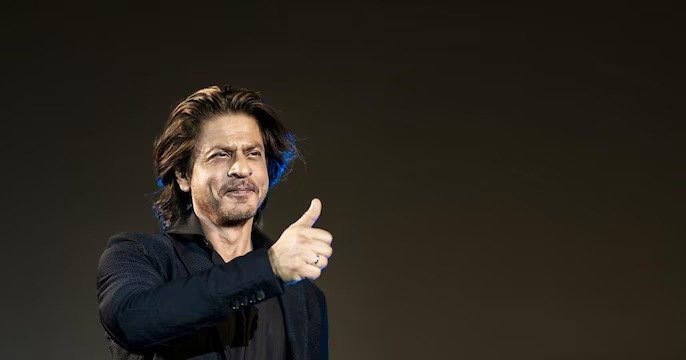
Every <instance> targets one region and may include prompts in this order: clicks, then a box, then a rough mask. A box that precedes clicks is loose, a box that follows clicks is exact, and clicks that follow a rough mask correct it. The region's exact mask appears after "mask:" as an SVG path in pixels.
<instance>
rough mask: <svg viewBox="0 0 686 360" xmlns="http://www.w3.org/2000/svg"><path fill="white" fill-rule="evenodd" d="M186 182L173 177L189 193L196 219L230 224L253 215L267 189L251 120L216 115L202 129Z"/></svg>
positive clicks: (256, 131) (260, 146)
mask: <svg viewBox="0 0 686 360" xmlns="http://www.w3.org/2000/svg"><path fill="white" fill-rule="evenodd" d="M191 174H192V175H191V176H190V179H188V178H184V177H183V175H182V174H180V173H178V172H177V174H176V177H177V181H178V183H179V187H180V188H181V190H183V191H185V192H188V191H190V193H191V198H192V201H193V208H194V209H195V213H196V214H197V215H198V217H199V218H201V219H207V220H210V221H211V222H212V223H213V224H215V225H217V226H222V227H226V226H231V225H237V224H240V223H243V222H245V221H246V220H248V219H250V218H252V217H253V216H255V213H256V212H257V209H258V208H259V207H260V205H262V202H263V201H264V199H265V197H266V196H267V191H268V190H269V175H268V173H267V158H266V156H265V149H264V142H263V140H262V133H261V132H260V128H259V126H258V124H257V120H255V118H254V117H252V116H250V115H246V114H241V113H237V114H230V115H222V116H219V117H216V118H213V119H210V120H208V121H206V122H205V123H204V124H203V125H202V129H201V131H200V134H199V135H198V139H197V143H196V147H195V163H194V164H193V170H192V173H191Z"/></svg>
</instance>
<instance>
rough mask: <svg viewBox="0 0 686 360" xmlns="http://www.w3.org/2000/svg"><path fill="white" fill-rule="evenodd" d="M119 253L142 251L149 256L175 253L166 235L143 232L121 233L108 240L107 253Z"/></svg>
mask: <svg viewBox="0 0 686 360" xmlns="http://www.w3.org/2000/svg"><path fill="white" fill-rule="evenodd" d="M108 250H117V251H140V252H143V253H144V254H145V255H148V256H155V255H156V254H159V253H160V252H162V253H165V252H168V251H173V246H172V243H171V242H170V241H169V239H168V238H167V236H166V235H164V234H159V233H155V234H150V233H143V232H121V233H119V234H116V235H113V236H112V237H110V238H109V239H108V240H107V246H106V249H105V252H107V251H108Z"/></svg>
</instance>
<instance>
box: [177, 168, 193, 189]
mask: <svg viewBox="0 0 686 360" xmlns="http://www.w3.org/2000/svg"><path fill="white" fill-rule="evenodd" d="M174 175H175V176H176V182H177V183H178V184H179V188H180V189H181V191H183V192H189V191H191V184H190V182H189V181H188V179H187V178H186V176H185V175H184V174H182V173H181V171H179V170H174Z"/></svg>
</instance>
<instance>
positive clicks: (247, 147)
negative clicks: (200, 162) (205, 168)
mask: <svg viewBox="0 0 686 360" xmlns="http://www.w3.org/2000/svg"><path fill="white" fill-rule="evenodd" d="M217 149H220V150H229V151H235V150H236V147H235V146H228V145H214V146H211V147H210V148H209V149H208V150H207V153H210V152H212V151H214V150H217ZM253 149H260V150H262V151H264V147H263V146H262V145H260V144H256V143H249V144H246V145H245V148H244V149H243V151H249V150H253Z"/></svg>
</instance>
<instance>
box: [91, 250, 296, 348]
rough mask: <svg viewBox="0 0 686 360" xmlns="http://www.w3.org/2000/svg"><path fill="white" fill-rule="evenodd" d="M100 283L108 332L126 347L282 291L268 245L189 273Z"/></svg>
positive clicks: (159, 339) (180, 332)
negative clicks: (150, 281) (152, 280)
mask: <svg viewBox="0 0 686 360" xmlns="http://www.w3.org/2000/svg"><path fill="white" fill-rule="evenodd" d="M110 285H112V288H109V289H108V284H103V286H102V289H103V293H104V296H103V297H102V298H101V318H102V322H103V325H104V326H105V328H106V329H107V330H108V332H110V334H111V335H112V336H113V337H114V338H115V339H116V340H117V341H118V342H120V343H121V345H123V346H125V347H128V348H130V349H145V348H150V347H154V346H156V345H159V344H162V343H164V342H167V341H169V340H172V339H174V338H177V337H181V336H184V335H187V334H190V333H193V332H195V331H197V330H199V329H201V328H203V327H206V326H210V325H212V324H214V323H216V322H218V321H220V320H222V319H224V318H225V317H226V316H227V315H228V314H229V312H231V311H232V306H233V305H235V304H236V303H245V302H246V301H250V300H257V299H260V298H261V299H260V300H263V299H265V298H269V297H272V296H276V295H279V294H281V293H282V292H283V288H282V286H283V285H282V283H281V280H280V279H279V278H278V277H276V276H275V275H274V273H273V271H272V270H271V264H270V263H269V258H268V255H267V250H266V249H257V250H255V251H252V252H250V253H248V254H246V255H244V256H241V257H238V258H236V259H234V260H232V261H230V262H229V263H226V264H222V265H215V266H213V267H211V268H210V269H208V270H206V271H204V272H201V273H198V274H195V275H193V276H189V277H185V278H181V279H176V280H173V281H169V282H162V283H160V284H158V285H157V286H152V287H151V286H141V284H137V283H135V282H131V283H126V282H124V281H122V279H118V280H117V281H116V284H110ZM234 310H235V309H234Z"/></svg>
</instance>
